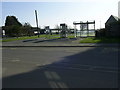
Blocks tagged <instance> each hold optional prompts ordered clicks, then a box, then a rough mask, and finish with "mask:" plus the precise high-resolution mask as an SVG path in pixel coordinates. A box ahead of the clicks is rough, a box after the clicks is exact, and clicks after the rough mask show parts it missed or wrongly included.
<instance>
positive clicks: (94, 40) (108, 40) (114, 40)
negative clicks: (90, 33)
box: [80, 37, 120, 43]
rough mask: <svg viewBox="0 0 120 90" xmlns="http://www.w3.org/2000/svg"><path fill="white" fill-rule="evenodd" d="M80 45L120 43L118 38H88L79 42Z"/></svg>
mask: <svg viewBox="0 0 120 90" xmlns="http://www.w3.org/2000/svg"><path fill="white" fill-rule="evenodd" d="M80 43H120V38H105V37H102V38H95V37H88V38H85V39H83V40H81V41H80Z"/></svg>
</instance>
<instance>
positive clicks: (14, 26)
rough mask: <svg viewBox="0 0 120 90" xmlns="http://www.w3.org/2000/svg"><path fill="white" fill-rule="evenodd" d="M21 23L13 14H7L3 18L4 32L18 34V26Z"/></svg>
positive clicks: (9, 34)
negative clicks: (4, 18)
mask: <svg viewBox="0 0 120 90" xmlns="http://www.w3.org/2000/svg"><path fill="white" fill-rule="evenodd" d="M21 26H22V24H21V23H20V22H19V21H18V19H17V18H16V17H15V16H7V17H6V20H5V32H6V35H7V36H16V37H18V36H20V33H19V32H20V27H21Z"/></svg>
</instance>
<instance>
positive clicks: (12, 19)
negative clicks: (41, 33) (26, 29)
mask: <svg viewBox="0 0 120 90" xmlns="http://www.w3.org/2000/svg"><path fill="white" fill-rule="evenodd" d="M11 25H16V26H22V24H21V23H20V22H19V21H18V20H17V18H16V17H15V16H7V17H6V21H5V26H11Z"/></svg>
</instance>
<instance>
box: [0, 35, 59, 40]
mask: <svg viewBox="0 0 120 90" xmlns="http://www.w3.org/2000/svg"><path fill="white" fill-rule="evenodd" d="M37 38H46V39H56V38H59V35H58V34H53V35H39V37H38V36H31V37H29V36H26V37H18V38H17V37H15V38H8V39H4V40H2V42H9V41H16V40H26V39H37Z"/></svg>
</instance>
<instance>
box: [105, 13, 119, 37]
mask: <svg viewBox="0 0 120 90" xmlns="http://www.w3.org/2000/svg"><path fill="white" fill-rule="evenodd" d="M105 30H106V36H108V37H119V36H120V18H118V17H116V16H113V15H111V16H110V17H109V19H108V20H107V21H106V23H105Z"/></svg>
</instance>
